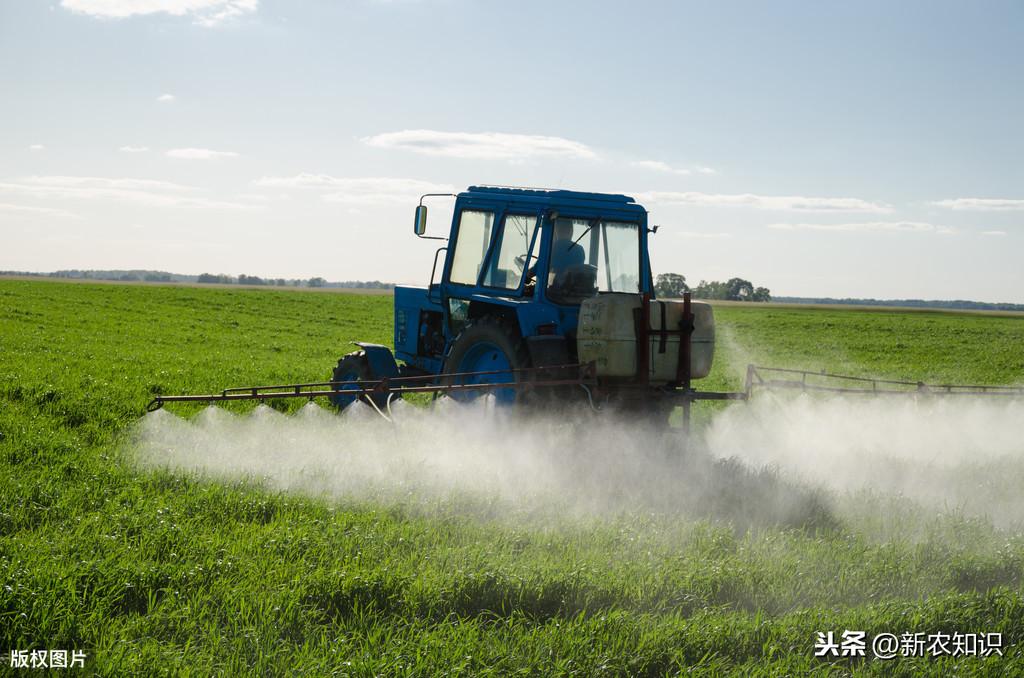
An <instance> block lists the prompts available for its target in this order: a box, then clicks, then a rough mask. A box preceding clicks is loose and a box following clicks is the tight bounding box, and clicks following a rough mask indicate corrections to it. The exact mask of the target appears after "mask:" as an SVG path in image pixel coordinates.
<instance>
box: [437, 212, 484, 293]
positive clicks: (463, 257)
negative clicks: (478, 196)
mask: <svg viewBox="0 0 1024 678" xmlns="http://www.w3.org/2000/svg"><path fill="white" fill-rule="evenodd" d="M493 225H494V214H493V213H492V212H479V211H476V210H463V211H462V215H461V216H460V217H459V233H458V242H456V243H455V257H454V258H453V259H452V270H451V273H450V274H449V276H448V279H449V280H450V281H451V282H453V283H461V284H464V285H475V284H476V281H477V279H478V278H479V277H480V268H481V267H482V266H483V263H484V256H486V255H487V245H488V244H489V243H490V242H491V229H492V227H493Z"/></svg>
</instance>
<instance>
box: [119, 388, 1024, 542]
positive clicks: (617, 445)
mask: <svg viewBox="0 0 1024 678" xmlns="http://www.w3.org/2000/svg"><path fill="white" fill-rule="evenodd" d="M393 420H394V421H393V423H389V422H387V421H384V420H383V419H381V418H380V417H379V416H378V415H377V414H376V413H374V412H373V411H372V410H371V409H370V408H369V407H367V406H365V405H356V406H353V407H350V408H349V409H348V410H346V411H345V413H344V414H343V415H341V416H335V415H333V414H332V413H330V412H328V411H327V410H324V409H322V408H320V407H319V406H316V405H308V406H306V407H305V408H304V409H302V410H301V411H300V412H299V413H298V414H296V415H293V416H286V415H283V414H280V413H278V412H275V411H274V410H271V409H270V408H268V407H263V406H261V407H259V408H257V409H256V410H255V411H254V412H253V413H252V414H250V415H244V416H237V415H233V414H229V413H227V412H226V411H224V410H221V409H217V408H209V409H207V410H205V411H203V412H202V413H200V414H199V415H198V416H197V417H195V419H193V420H191V421H189V420H185V419H181V418H179V417H177V416H175V415H174V414H171V413H168V412H167V411H163V410H161V411H158V412H156V413H154V414H152V415H150V416H148V417H147V418H145V419H144V420H143V421H142V423H141V424H140V428H139V430H138V435H137V439H136V443H137V446H136V450H135V452H136V454H137V459H138V460H139V462H140V463H141V464H143V465H144V466H165V467H169V468H171V469H174V470H179V471H190V472H198V473H200V474H204V475H208V476H212V477H214V478H220V479H238V478H248V479H254V480H257V481H260V482H263V483H266V484H267V485H268V486H269V487H271V488H274V489H282V490H288V491H300V492H306V493H312V494H314V495H324V496H327V497H329V498H332V499H344V500H350V501H351V500H355V501H369V502H380V501H383V502H399V503H402V504H411V505H415V506H419V507H423V506H430V505H433V504H435V503H436V502H438V501H446V500H451V499H453V498H457V499H459V498H460V499H459V501H466V500H468V501H469V504H467V505H470V504H472V505H474V506H477V507H480V506H484V507H491V508H492V509H493V508H494V507H496V506H500V507H502V510H503V511H508V512H509V514H510V515H521V514H524V513H525V514H531V513H538V512H540V513H544V514H546V515H549V516H550V515H560V516H564V517H567V516H579V515H605V514H608V513H620V512H651V511H654V512H669V513H680V514H687V515H698V516H707V517H712V518H721V519H725V520H729V521H732V522H733V523H735V524H738V525H740V526H751V525H764V524H781V525H789V526H807V525H813V526H827V525H830V524H833V523H834V522H835V521H837V520H842V518H843V516H842V515H837V514H834V512H833V500H834V499H836V498H838V497H840V496H843V495H845V494H848V493H850V492H857V491H862V490H868V491H871V492H877V493H883V494H887V495H891V496H894V497H898V498H901V499H902V500H906V501H911V502H913V503H914V504H915V505H916V506H922V507H934V508H938V509H940V510H942V509H949V508H951V507H952V508H956V509H958V510H964V511H968V512H970V513H972V514H974V515H979V516H986V517H988V518H989V519H990V520H991V521H992V522H993V523H994V524H997V525H1000V526H1007V525H1016V524H1024V498H1020V497H1019V496H1018V494H1019V493H1018V492H1017V489H1016V488H1017V485H1016V484H1015V483H1016V482H1017V481H1019V480H1020V479H1021V478H1024V442H1022V438H1021V436H1020V433H1021V425H1020V423H1019V422H1021V421H1024V403H1022V402H1021V401H1016V400H1015V401H1010V400H999V399H993V400H952V399H951V400H941V399H937V400H934V401H932V400H922V401H919V400H915V399H912V398H907V399H905V400H898V401H894V400H888V399H881V398H878V399H863V400H854V401H850V400H846V399H830V398H809V397H804V398H796V399H780V398H776V397H773V396H771V395H767V394H762V396H761V399H759V400H757V401H755V402H753V403H751V404H749V405H746V404H738V405H735V406H732V407H730V408H728V409H726V410H724V411H722V412H720V413H718V414H717V415H715V416H714V417H713V418H712V420H711V422H710V424H709V425H708V427H707V429H706V431H705V433H706V435H705V436H704V437H703V439H702V440H699V439H694V440H692V441H691V442H690V443H687V442H686V439H685V438H684V437H683V436H682V435H681V434H680V433H679V431H678V430H665V429H660V428H657V427H654V426H647V425H644V423H643V422H640V421H637V420H636V419H635V418H634V419H632V420H623V419H619V418H615V417H608V416H602V415H595V414H594V413H592V412H590V411H589V410H583V411H572V412H569V413H565V414H564V415H563V416H557V417H555V416H549V415H544V414H512V413H507V412H504V411H502V410H500V409H499V410H495V409H494V408H493V405H489V404H488V401H487V399H482V400H481V401H480V402H478V403H474V404H461V403H455V402H452V401H449V400H447V399H442V400H440V401H438V403H437V404H436V406H435V407H434V408H432V409H429V408H419V407H415V406H412V405H409V404H406V403H403V402H398V403H396V405H395V408H394V416H393ZM1008 479H1009V480H1008ZM1012 479H1016V480H1012ZM928 510H931V508H929V509H928Z"/></svg>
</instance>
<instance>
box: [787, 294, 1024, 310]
mask: <svg viewBox="0 0 1024 678" xmlns="http://www.w3.org/2000/svg"><path fill="white" fill-rule="evenodd" d="M775 301H778V302H781V303H784V304H842V305H849V306H898V307H900V308H949V309H958V310H974V311H1024V304H1011V303H1009V302H1001V303H990V302H987V301H968V300H966V299H948V300H944V299H849V298H845V299H835V298H833V297H775Z"/></svg>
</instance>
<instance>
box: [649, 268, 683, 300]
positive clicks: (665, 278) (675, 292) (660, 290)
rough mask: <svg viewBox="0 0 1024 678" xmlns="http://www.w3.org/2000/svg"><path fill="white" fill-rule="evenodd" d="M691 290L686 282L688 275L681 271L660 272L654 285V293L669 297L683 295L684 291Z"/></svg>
mask: <svg viewBox="0 0 1024 678" xmlns="http://www.w3.org/2000/svg"><path fill="white" fill-rule="evenodd" d="M689 291H690V286H689V285H687V284H686V276H685V275H680V274H679V273H659V274H658V278H657V282H656V283H655V285H654V293H655V294H657V295H658V296H659V297H663V298H667V299H671V298H673V297H681V296H683V292H689Z"/></svg>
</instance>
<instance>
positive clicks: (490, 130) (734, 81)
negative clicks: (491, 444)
mask: <svg viewBox="0 0 1024 678" xmlns="http://www.w3.org/2000/svg"><path fill="white" fill-rule="evenodd" d="M1022 35H1024V5H1022V4H1020V3H1014V2H1005V3H999V2H985V3H945V2H900V3H891V2H878V3H870V2H861V3H832V2H827V3H811V2H806V3H788V2H777V3H710V2H708V3H682V2H666V3H645V2H633V3H603V2H592V3H586V4H583V3H555V2H516V3H498V2H471V1H470V0H391V1H388V2H385V1H379V0H338V1H334V2H327V1H320V2H287V3H286V2H275V1H267V0H263V1H257V0H63V2H59V1H54V2H50V3H47V2H34V1H31V0H0V92H3V96H2V99H0V101H2V106H0V234H2V238H3V242H4V246H3V247H2V248H0V269H18V270H54V269H59V268H156V269H163V270H171V271H176V272H183V273H200V272H204V271H210V272H226V273H233V274H238V273H248V274H258V275H264V276H271V277H309V276H314V275H319V276H323V277H325V278H328V279H332V280H343V279H382V280H392V281H397V282H404V283H414V284H425V283H426V281H427V278H428V277H429V274H430V261H431V258H432V253H433V250H432V248H431V246H430V244H429V243H427V242H424V241H419V240H417V239H416V238H415V237H414V236H413V235H412V234H411V233H410V230H411V229H410V226H411V221H412V207H413V206H414V205H415V204H416V201H417V199H418V196H419V194H420V193H424V192H428V191H435V190H439V191H446V190H459V189H462V188H464V187H465V186H467V185H470V184H474V183H496V184H515V185H528V186H546V187H561V188H575V189H580V190H593V191H609V192H617V193H627V194H630V195H634V196H635V197H637V198H638V200H640V201H641V202H642V203H643V204H644V205H645V206H646V207H647V208H648V209H649V210H650V212H651V219H652V221H653V222H654V223H658V224H661V225H662V229H661V230H660V231H659V232H658V234H657V235H656V236H655V237H654V238H653V240H652V260H653V264H654V268H655V272H666V271H675V272H680V273H683V274H685V275H686V276H687V279H688V280H689V281H691V282H697V281H698V280H700V279H702V278H703V279H724V278H728V277H732V276H737V275H738V276H742V277H745V278H748V279H750V280H752V281H753V282H754V283H755V284H757V285H765V286H768V287H770V288H771V289H772V291H773V292H774V293H776V294H785V295H806V296H825V295H828V296H856V297H883V298H894V297H924V298H970V299H978V300H985V301H1012V302H1024V272H1022V271H1024V266H1022V257H1021V253H1022V251H1024V250H1022V247H1024V160H1022V159H1024V129H1022V122H1021V121H1022V120H1024V40H1022V39H1021V36H1022ZM437 207H438V209H436V210H434V211H433V212H432V215H431V230H433V231H435V232H437V231H444V230H446V229H447V224H445V223H443V221H444V219H445V215H444V209H443V204H438V205H437Z"/></svg>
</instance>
